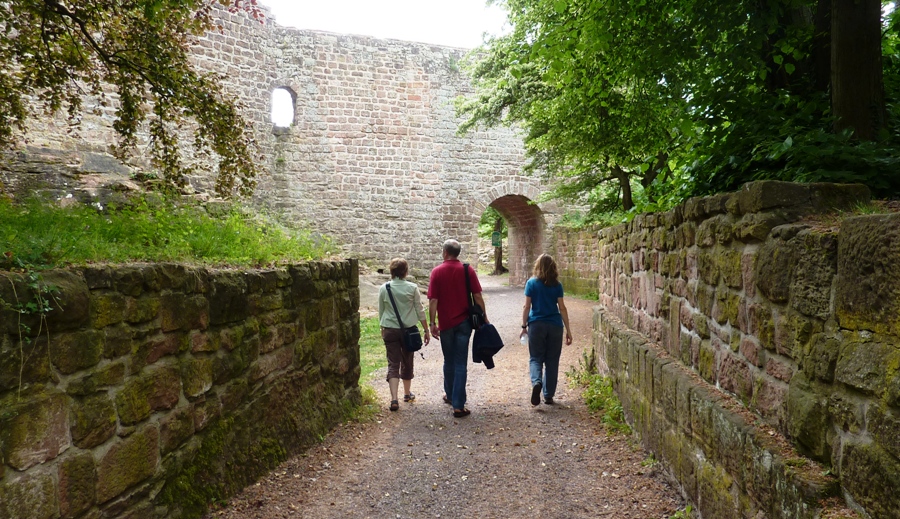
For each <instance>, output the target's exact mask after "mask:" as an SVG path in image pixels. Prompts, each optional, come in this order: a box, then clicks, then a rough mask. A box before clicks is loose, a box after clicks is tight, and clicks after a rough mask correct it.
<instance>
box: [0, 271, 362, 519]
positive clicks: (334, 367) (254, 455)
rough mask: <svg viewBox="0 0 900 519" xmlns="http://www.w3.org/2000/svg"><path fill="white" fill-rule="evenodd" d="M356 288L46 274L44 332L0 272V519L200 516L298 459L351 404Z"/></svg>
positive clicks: (271, 279) (284, 280) (311, 282)
mask: <svg viewBox="0 0 900 519" xmlns="http://www.w3.org/2000/svg"><path fill="white" fill-rule="evenodd" d="M358 280H359V276H358V267H357V263H356V260H347V261H342V262H311V263H305V264H298V265H294V266H291V267H287V268H278V269H270V270H260V271H247V272H245V271H236V270H215V269H206V268H190V267H184V266H180V265H174V264H163V265H132V266H123V267H107V266H99V267H88V268H81V269H75V270H56V271H50V272H46V273H44V274H43V279H42V283H47V284H49V285H53V286H55V287H57V288H58V293H57V294H56V295H55V297H54V299H53V300H52V305H53V310H52V311H50V312H49V313H48V314H47V319H46V321H45V322H41V321H40V320H39V319H37V318H36V316H37V315H38V314H35V313H32V312H28V311H26V312H25V313H21V314H20V313H17V312H15V311H14V308H16V307H19V305H28V303H33V302H35V298H34V292H35V291H34V289H33V287H32V286H30V285H33V284H34V283H33V281H32V280H30V279H29V278H28V277H26V276H23V275H20V274H14V273H0V299H2V301H5V302H6V303H7V304H8V305H7V306H6V307H5V308H2V309H0V455H2V458H0V461H2V463H0V517H3V518H7V519H26V518H27V519H43V518H47V519H49V518H57V517H62V518H77V517H91V518H113V517H128V518H162V517H166V518H182V517H199V516H200V515H201V514H202V513H203V511H204V510H205V508H206V505H207V503H209V502H211V501H212V500H215V499H222V498H224V497H227V496H229V495H231V494H233V493H235V492H236V491H238V490H239V489H241V488H242V487H244V486H246V485H247V484H249V483H251V482H253V481H254V480H255V479H256V478H258V477H259V476H260V475H262V474H264V473H265V472H266V471H268V470H269V469H271V468H273V467H274V466H276V465H277V464H278V463H279V462H280V461H282V460H284V459H286V458H287V457H288V456H289V455H291V454H294V453H297V452H299V451H301V450H302V449H304V448H306V447H308V446H309V445H311V444H312V443H313V442H315V441H316V438H317V437H318V436H319V435H321V434H324V433H325V432H327V431H328V430H329V429H330V427H332V426H333V425H334V424H336V423H338V422H339V421H340V420H341V419H343V417H344V415H345V413H346V412H347V410H349V409H350V408H351V407H352V406H353V405H354V404H356V403H358V402H359V398H360V394H359V387H358V379H359V347H358V343H359V312H358V308H359V286H358ZM10 305H11V306H10ZM22 308H28V307H27V306H22ZM20 317H21V319H20Z"/></svg>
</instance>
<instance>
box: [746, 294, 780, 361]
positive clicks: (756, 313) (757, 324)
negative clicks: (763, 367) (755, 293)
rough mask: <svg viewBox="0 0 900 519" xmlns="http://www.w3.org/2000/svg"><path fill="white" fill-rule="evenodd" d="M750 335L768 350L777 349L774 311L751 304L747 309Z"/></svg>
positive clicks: (760, 305) (764, 306)
mask: <svg viewBox="0 0 900 519" xmlns="http://www.w3.org/2000/svg"><path fill="white" fill-rule="evenodd" d="M747 316H748V321H749V327H750V334H751V335H754V336H756V338H757V339H759V344H760V345H761V346H762V347H763V348H766V349H767V350H774V349H775V320H774V319H773V317H772V310H771V309H770V308H769V307H768V306H766V305H763V304H751V305H750V306H749V307H748V309H747Z"/></svg>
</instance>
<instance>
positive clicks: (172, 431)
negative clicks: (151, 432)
mask: <svg viewBox="0 0 900 519" xmlns="http://www.w3.org/2000/svg"><path fill="white" fill-rule="evenodd" d="M193 434H194V413H193V409H191V408H189V407H185V408H181V409H176V410H175V411H173V412H171V413H169V414H168V415H167V416H166V417H164V418H162V419H161V420H160V421H159V446H160V453H161V454H162V455H166V454H168V453H170V452H172V451H174V450H175V449H177V448H178V447H180V446H181V444H183V443H184V442H185V441H187V439H188V438H190V437H191V436H192V435H193Z"/></svg>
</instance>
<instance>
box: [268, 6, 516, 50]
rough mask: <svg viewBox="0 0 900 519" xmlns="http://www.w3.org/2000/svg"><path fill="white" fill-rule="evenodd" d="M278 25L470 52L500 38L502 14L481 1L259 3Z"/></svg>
mask: <svg viewBox="0 0 900 519" xmlns="http://www.w3.org/2000/svg"><path fill="white" fill-rule="evenodd" d="M260 3H261V4H264V5H267V6H269V7H271V8H272V13H273V14H274V15H275V22H276V23H278V24H279V25H282V26H284V27H296V28H298V29H317V30H322V31H330V32H337V33H342V34H360V35H365V36H375V37H377V38H394V39H398V40H406V41H417V42H424V43H435V44H438V45H447V46H451V47H463V48H467V49H471V48H474V47H477V46H478V45H479V44H481V41H482V34H483V33H485V32H487V33H489V34H494V35H497V34H501V33H502V32H503V30H504V24H505V22H506V13H505V12H504V11H503V9H501V8H499V7H497V6H490V7H488V6H487V0H260Z"/></svg>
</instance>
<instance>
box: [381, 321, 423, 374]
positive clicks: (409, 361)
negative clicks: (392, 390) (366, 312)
mask: <svg viewBox="0 0 900 519" xmlns="http://www.w3.org/2000/svg"><path fill="white" fill-rule="evenodd" d="M381 338H382V339H383V340H384V348H385V350H386V351H387V361H388V369H387V379H388V380H390V379H392V378H399V379H402V380H412V378H413V359H415V354H413V353H412V352H409V351H406V350H405V349H403V342H402V341H403V336H402V334H401V333H400V328H382V329H381Z"/></svg>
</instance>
